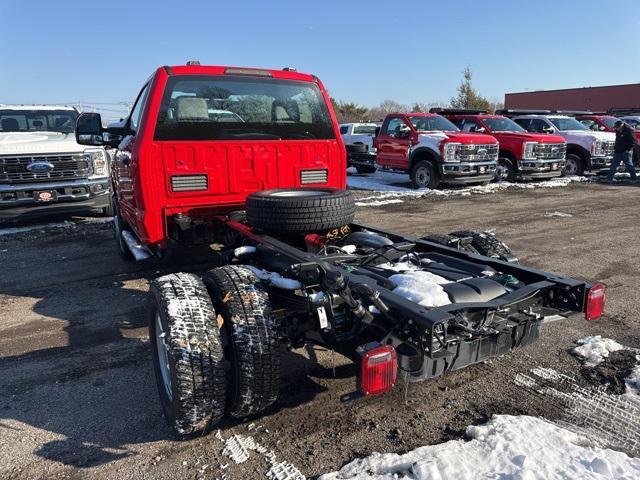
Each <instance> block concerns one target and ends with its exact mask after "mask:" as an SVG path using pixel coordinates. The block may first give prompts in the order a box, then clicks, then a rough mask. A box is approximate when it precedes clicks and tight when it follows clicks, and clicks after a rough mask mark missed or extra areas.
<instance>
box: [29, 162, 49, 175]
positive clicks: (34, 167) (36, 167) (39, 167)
mask: <svg viewBox="0 0 640 480" xmlns="http://www.w3.org/2000/svg"><path fill="white" fill-rule="evenodd" d="M27 170H29V171H30V172H31V173H49V172H50V171H51V170H53V164H51V163H49V162H33V163H30V164H29V165H27Z"/></svg>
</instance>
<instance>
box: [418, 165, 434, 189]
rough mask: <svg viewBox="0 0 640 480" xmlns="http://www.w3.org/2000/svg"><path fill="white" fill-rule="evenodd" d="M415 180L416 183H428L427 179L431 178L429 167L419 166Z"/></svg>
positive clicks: (425, 184)
mask: <svg viewBox="0 0 640 480" xmlns="http://www.w3.org/2000/svg"><path fill="white" fill-rule="evenodd" d="M416 180H417V181H418V185H424V186H427V185H429V181H430V180H431V174H430V173H429V169H427V168H424V167H421V168H419V169H418V171H417V172H416Z"/></svg>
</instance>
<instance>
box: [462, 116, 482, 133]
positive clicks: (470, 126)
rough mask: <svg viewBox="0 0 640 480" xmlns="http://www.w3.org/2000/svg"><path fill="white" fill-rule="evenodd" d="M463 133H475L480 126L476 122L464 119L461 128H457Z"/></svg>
mask: <svg viewBox="0 0 640 480" xmlns="http://www.w3.org/2000/svg"><path fill="white" fill-rule="evenodd" d="M458 128H459V129H460V130H462V131H463V132H477V131H478V129H479V128H480V124H479V123H478V122H477V121H476V120H471V119H469V118H465V119H464V122H463V124H462V127H460V126H458Z"/></svg>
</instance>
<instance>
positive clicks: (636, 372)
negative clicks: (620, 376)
mask: <svg viewBox="0 0 640 480" xmlns="http://www.w3.org/2000/svg"><path fill="white" fill-rule="evenodd" d="M636 361H637V362H638V366H637V367H635V368H634V369H633V370H632V371H631V374H630V375H629V376H628V377H627V378H626V379H625V386H626V388H627V391H626V393H625V395H640V355H638V356H637V357H636Z"/></svg>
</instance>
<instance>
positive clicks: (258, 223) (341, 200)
mask: <svg viewBox="0 0 640 480" xmlns="http://www.w3.org/2000/svg"><path fill="white" fill-rule="evenodd" d="M246 210H247V221H248V223H249V225H251V226H252V227H254V228H257V229H259V230H263V231H265V232H274V233H306V232H318V231H323V230H331V229H332V228H338V227H341V226H343V225H347V224H349V223H351V222H353V218H354V216H355V213H356V206H355V199H354V197H353V194H352V193H351V192H350V191H348V190H336V189H333V188H298V189H281V188H279V189H274V190H263V191H261V192H256V193H252V194H251V195H249V196H248V197H247V204H246Z"/></svg>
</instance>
